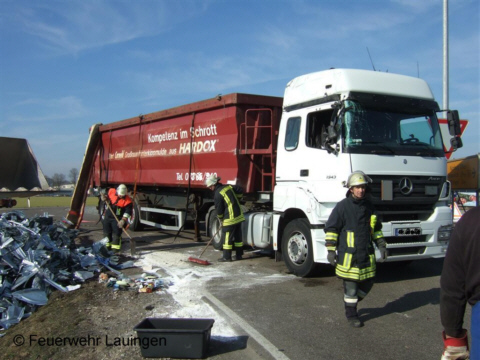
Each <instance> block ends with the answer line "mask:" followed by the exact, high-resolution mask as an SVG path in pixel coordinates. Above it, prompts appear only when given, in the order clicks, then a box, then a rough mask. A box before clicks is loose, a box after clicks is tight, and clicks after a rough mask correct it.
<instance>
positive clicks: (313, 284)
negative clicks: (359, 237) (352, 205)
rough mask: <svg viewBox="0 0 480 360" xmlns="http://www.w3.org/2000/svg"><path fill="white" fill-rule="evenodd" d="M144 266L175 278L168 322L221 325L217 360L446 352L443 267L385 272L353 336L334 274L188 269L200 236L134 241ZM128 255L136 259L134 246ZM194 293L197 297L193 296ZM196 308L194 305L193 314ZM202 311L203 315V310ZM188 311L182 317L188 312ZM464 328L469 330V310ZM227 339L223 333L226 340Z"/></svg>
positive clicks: (96, 233)
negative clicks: (200, 320) (194, 319)
mask: <svg viewBox="0 0 480 360" xmlns="http://www.w3.org/2000/svg"><path fill="white" fill-rule="evenodd" d="M24 212H25V213H26V215H27V216H29V217H30V216H33V215H35V214H42V215H43V214H44V213H46V212H48V213H49V214H51V215H53V216H54V218H55V219H56V220H59V219H61V217H63V216H65V215H66V213H67V209H60V208H49V209H38V208H37V209H25V210H24ZM97 219H98V217H97V215H96V214H95V211H94V210H93V209H87V211H86V214H85V217H84V220H85V222H84V223H82V226H81V228H82V229H84V230H87V231H89V232H90V236H92V237H94V238H95V240H99V239H100V238H101V237H102V234H101V227H100V225H98V224H96V221H97ZM131 235H132V236H134V237H135V238H136V239H137V246H136V247H137V252H138V253H139V255H138V257H139V261H144V262H148V261H150V262H154V263H155V264H156V265H157V266H159V267H160V268H161V269H162V271H164V273H165V274H169V275H170V276H173V277H174V278H175V279H176V282H177V284H178V286H181V284H183V285H184V287H183V288H181V287H179V288H178V289H177V290H176V291H175V289H173V290H172V299H173V300H174V301H176V302H177V303H178V304H177V305H178V306H177V307H176V308H175V312H173V310H172V312H171V313H170V314H169V313H168V312H167V313H163V314H160V315H162V316H169V315H172V317H176V316H178V315H179V314H180V315H182V314H186V317H189V316H191V313H188V310H190V308H191V309H194V308H195V309H196V311H200V313H198V312H197V313H194V315H198V314H200V315H202V311H203V310H205V309H207V310H205V311H207V312H208V313H207V314H206V315H207V316H212V317H214V318H215V321H216V322H215V325H214V327H213V328H212V339H211V341H210V348H209V352H208V355H209V358H210V359H291V360H308V359H315V360H318V359H357V360H362V359H369V360H371V359H385V358H389V359H426V360H428V359H439V358H440V356H441V352H442V346H443V344H442V339H441V331H442V327H441V323H440V317H439V294H440V289H439V281H440V274H441V270H442V265H443V260H442V259H432V260H426V261H417V262H411V263H409V264H402V263H387V264H379V266H378V271H377V278H376V283H375V286H374V287H373V289H372V291H371V292H370V294H369V295H368V296H367V298H366V299H365V300H364V301H362V302H361V303H360V304H359V314H360V317H361V319H362V320H363V321H364V322H365V326H364V327H363V328H360V329H356V328H351V327H350V326H349V325H348V324H347V321H346V319H345V317H344V308H343V291H342V282H341V281H340V280H339V279H337V278H336V277H335V275H334V272H333V268H331V267H329V266H323V267H321V268H320V269H319V272H318V274H317V275H316V276H314V277H311V278H297V277H295V276H294V275H291V274H289V273H288V272H287V268H286V266H285V265H284V264H283V263H282V262H275V260H274V259H273V258H272V257H270V256H269V255H268V254H264V253H261V252H255V251H247V253H246V256H245V257H246V259H245V260H243V261H239V262H232V263H227V264H223V263H217V262H216V259H217V258H218V257H219V256H220V253H219V252H217V251H214V250H213V248H212V247H209V248H208V249H207V250H206V251H205V253H204V255H203V256H202V258H203V259H206V260H209V261H211V263H212V265H210V266H202V265H198V264H195V263H191V262H188V261H185V259H188V257H190V256H194V257H198V255H199V254H200V252H201V251H202V249H203V248H204V246H205V244H206V241H207V240H208V239H207V238H205V237H204V242H202V243H196V242H194V241H192V238H193V231H192V230H189V229H188V228H187V230H186V231H185V232H182V233H181V235H180V236H179V237H177V239H175V240H174V235H175V232H163V231H159V230H156V229H150V230H145V231H142V232H132V233H131ZM123 251H124V252H125V253H128V252H129V249H128V243H126V244H125V245H124V248H123ZM190 292H191V293H190ZM192 304H193V305H192ZM198 309H200V310H198ZM182 311H183V312H182ZM466 319H467V320H466V323H465V326H466V327H467V328H470V322H469V320H468V319H470V307H468V309H467V315H466ZM223 332H224V333H223Z"/></svg>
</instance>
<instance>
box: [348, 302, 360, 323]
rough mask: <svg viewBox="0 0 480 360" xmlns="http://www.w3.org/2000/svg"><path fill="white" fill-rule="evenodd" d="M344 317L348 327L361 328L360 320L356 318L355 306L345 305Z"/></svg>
mask: <svg viewBox="0 0 480 360" xmlns="http://www.w3.org/2000/svg"><path fill="white" fill-rule="evenodd" d="M345 315H346V316H347V320H348V323H349V324H350V326H353V327H355V328H359V327H362V326H363V322H362V320H360V319H359V318H358V313H357V304H355V305H353V306H352V305H350V304H348V305H347V304H345Z"/></svg>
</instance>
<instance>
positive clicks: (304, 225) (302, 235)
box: [282, 219, 315, 277]
mask: <svg viewBox="0 0 480 360" xmlns="http://www.w3.org/2000/svg"><path fill="white" fill-rule="evenodd" d="M282 255H283V259H284V261H285V264H286V265H287V268H288V269H289V270H290V271H291V272H292V273H294V274H295V275H296V276H300V277H306V276H308V275H310V274H311V273H312V272H313V271H314V269H315V263H314V262H313V248H312V235H311V233H310V227H309V226H308V220H307V219H295V220H293V221H291V222H289V223H288V224H287V226H286V227H285V230H284V232H283V236H282Z"/></svg>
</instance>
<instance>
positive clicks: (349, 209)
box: [325, 171, 387, 327]
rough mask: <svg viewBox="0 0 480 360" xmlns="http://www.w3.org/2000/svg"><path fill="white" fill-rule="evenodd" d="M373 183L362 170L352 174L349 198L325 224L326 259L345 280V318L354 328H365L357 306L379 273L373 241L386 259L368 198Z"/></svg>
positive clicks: (379, 225) (378, 225)
mask: <svg viewBox="0 0 480 360" xmlns="http://www.w3.org/2000/svg"><path fill="white" fill-rule="evenodd" d="M371 181H372V180H371V179H370V178H369V177H368V176H366V175H365V174H364V173H363V172H361V171H355V172H353V173H352V174H350V176H349V177H348V181H347V184H346V187H348V192H347V194H346V198H345V199H343V200H342V201H340V202H339V203H338V204H337V205H336V206H335V208H334V209H333V211H332V213H331V215H330V217H329V218H328V221H327V224H326V225H325V233H326V237H325V242H326V247H327V250H328V256H327V259H328V261H329V263H330V264H331V265H333V266H335V273H336V275H337V276H338V277H339V278H340V279H342V280H343V288H344V305H345V315H346V317H347V320H348V323H349V324H350V325H351V326H353V327H362V326H363V322H362V321H361V320H360V318H359V317H358V313H357V304H358V302H359V301H361V300H362V299H363V298H365V296H366V295H367V294H368V293H369V291H370V290H371V289H372V287H373V278H374V277H375V271H376V263H375V250H374V247H373V242H375V243H376V244H377V246H378V249H379V251H380V254H381V260H380V261H382V262H383V261H384V260H385V259H386V258H387V253H386V242H385V239H384V238H383V233H382V224H381V222H380V221H377V216H376V213H375V210H374V207H373V204H372V203H371V202H370V201H369V200H368V199H367V198H366V196H365V195H366V191H367V185H368V183H369V182H371Z"/></svg>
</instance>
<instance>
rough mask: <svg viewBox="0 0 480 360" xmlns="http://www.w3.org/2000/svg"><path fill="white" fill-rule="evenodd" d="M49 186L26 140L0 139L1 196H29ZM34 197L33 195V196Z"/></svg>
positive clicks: (47, 188)
mask: <svg viewBox="0 0 480 360" xmlns="http://www.w3.org/2000/svg"><path fill="white" fill-rule="evenodd" d="M48 190H49V186H48V183H47V180H46V179H45V175H43V172H42V170H41V169H40V165H39V164H38V162H37V159H36V158H35V155H34V154H33V151H32V149H31V148H30V145H29V144H28V141H27V140H26V139H19V138H8V137H0V196H5V195H6V196H29V195H27V193H30V192H32V191H33V192H42V191H48ZM32 195H33V194H32Z"/></svg>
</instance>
